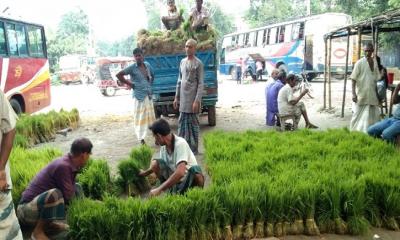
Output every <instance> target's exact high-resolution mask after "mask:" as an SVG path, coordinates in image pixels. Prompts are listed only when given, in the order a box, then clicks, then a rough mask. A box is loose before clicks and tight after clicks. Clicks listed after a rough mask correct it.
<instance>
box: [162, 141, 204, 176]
mask: <svg viewBox="0 0 400 240" xmlns="http://www.w3.org/2000/svg"><path fill="white" fill-rule="evenodd" d="M174 137H175V144H174V151H173V152H172V154H168V151H167V147H166V146H162V147H161V148H160V159H161V160H162V161H164V162H165V163H166V165H167V166H168V168H169V169H170V170H171V172H175V171H176V166H178V164H179V163H181V162H186V171H185V176H183V178H182V179H181V180H183V179H184V178H185V177H186V174H187V172H188V170H189V168H191V167H192V166H196V165H197V161H196V157H195V156H194V154H193V152H192V150H191V149H190V147H189V144H188V143H187V142H186V140H185V139H184V138H181V137H178V136H176V135H174Z"/></svg>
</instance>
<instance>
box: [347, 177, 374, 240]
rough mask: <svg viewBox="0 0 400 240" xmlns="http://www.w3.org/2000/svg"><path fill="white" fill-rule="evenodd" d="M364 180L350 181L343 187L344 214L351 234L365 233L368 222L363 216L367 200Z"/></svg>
mask: <svg viewBox="0 0 400 240" xmlns="http://www.w3.org/2000/svg"><path fill="white" fill-rule="evenodd" d="M364 190H365V182H364V181H359V182H358V183H354V182H351V183H350V184H349V185H348V186H346V187H345V194H346V197H345V198H346V202H345V208H344V210H345V214H346V215H347V224H348V228H349V232H350V233H351V234H353V235H360V234H365V233H366V232H367V231H368V227H369V222H368V221H367V220H366V218H365V217H364V214H365V212H366V206H367V205H366V204H367V201H366V199H365V192H364Z"/></svg>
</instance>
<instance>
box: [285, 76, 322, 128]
mask: <svg viewBox="0 0 400 240" xmlns="http://www.w3.org/2000/svg"><path fill="white" fill-rule="evenodd" d="M297 80H298V79H297V77H296V76H295V75H294V74H289V75H288V76H287V78H286V85H285V86H284V87H283V88H282V89H281V90H280V91H279V94H278V111H279V115H280V116H286V115H294V117H295V118H294V121H295V122H294V123H293V125H295V126H297V125H298V123H299V121H300V118H301V116H303V118H304V121H305V122H306V128H318V127H317V126H315V125H314V124H312V123H311V122H310V120H309V119H308V115H307V111H306V107H305V105H304V103H303V102H300V100H301V98H302V97H304V95H306V94H307V93H308V89H304V90H303V91H302V92H301V93H300V96H298V97H294V96H293V92H294V91H293V88H294V87H295V86H296V84H297Z"/></svg>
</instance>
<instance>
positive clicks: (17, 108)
mask: <svg viewBox="0 0 400 240" xmlns="http://www.w3.org/2000/svg"><path fill="white" fill-rule="evenodd" d="M10 105H11V107H12V108H13V109H14V112H15V113H16V114H17V115H20V114H21V113H22V112H23V111H22V107H21V104H19V102H18V101H17V100H16V99H11V100H10Z"/></svg>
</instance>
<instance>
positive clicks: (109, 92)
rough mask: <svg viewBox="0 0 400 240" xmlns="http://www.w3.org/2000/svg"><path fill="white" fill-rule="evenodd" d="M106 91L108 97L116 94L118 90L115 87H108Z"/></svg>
mask: <svg viewBox="0 0 400 240" xmlns="http://www.w3.org/2000/svg"><path fill="white" fill-rule="evenodd" d="M105 91H106V96H108V97H111V96H114V95H115V92H117V90H116V89H115V87H107V88H106V90H105Z"/></svg>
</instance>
